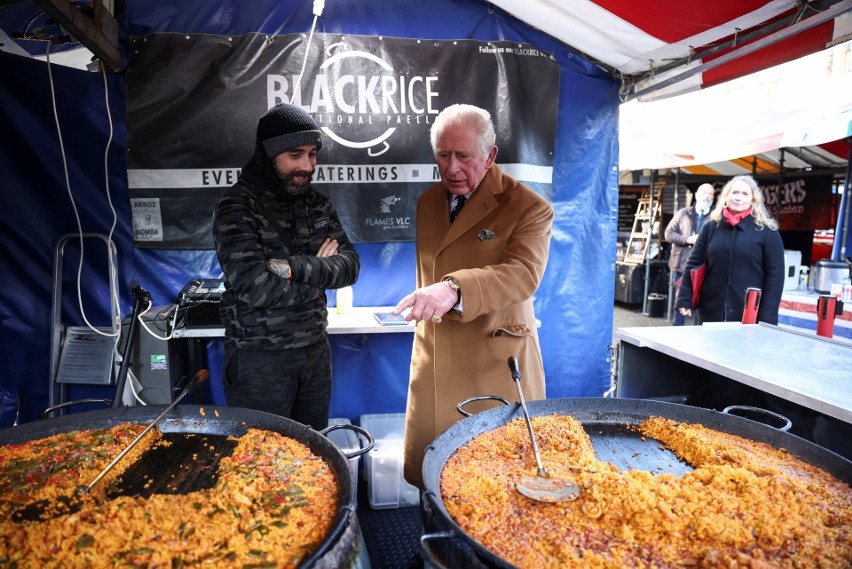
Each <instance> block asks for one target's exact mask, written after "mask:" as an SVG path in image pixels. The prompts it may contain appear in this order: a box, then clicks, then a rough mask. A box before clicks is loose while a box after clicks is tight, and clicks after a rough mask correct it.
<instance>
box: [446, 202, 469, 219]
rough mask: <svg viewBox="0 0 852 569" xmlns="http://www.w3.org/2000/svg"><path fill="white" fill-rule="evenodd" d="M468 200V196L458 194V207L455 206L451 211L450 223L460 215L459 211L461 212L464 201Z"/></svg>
mask: <svg viewBox="0 0 852 569" xmlns="http://www.w3.org/2000/svg"><path fill="white" fill-rule="evenodd" d="M466 201H467V198H466V197H464V196H458V197H457V198H456V207H454V208H453V211H451V212H450V223H452V222H454V221H455V220H456V218H457V217H458V216H459V213H461V210H462V208H463V207H464V202H466Z"/></svg>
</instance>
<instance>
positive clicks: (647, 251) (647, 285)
mask: <svg viewBox="0 0 852 569" xmlns="http://www.w3.org/2000/svg"><path fill="white" fill-rule="evenodd" d="M656 181H657V171H656V170H651V191H650V192H648V196H649V197H648V240H647V241H646V242H645V288H644V292H643V293H642V314H643V315H644V316H648V291H649V290H650V285H651V283H650V281H651V256H650V255H651V237H652V236H653V235H654V183H655V182H656Z"/></svg>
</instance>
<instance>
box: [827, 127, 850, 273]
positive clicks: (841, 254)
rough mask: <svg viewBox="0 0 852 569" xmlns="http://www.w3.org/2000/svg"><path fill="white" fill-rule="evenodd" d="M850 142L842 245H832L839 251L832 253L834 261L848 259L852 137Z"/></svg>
mask: <svg viewBox="0 0 852 569" xmlns="http://www.w3.org/2000/svg"><path fill="white" fill-rule="evenodd" d="M846 141H847V142H849V156H848V157H847V158H846V180H845V181H844V182H843V196H842V197H841V199H840V204H841V206H842V210H843V227H841V228H840V247H839V248H838V247H832V249H833V250H834V251H837V252H838V253H837V258H834V255H832V260H834V261H845V260H846V241H848V240H849V214H850V210H852V207H850V202H852V199H850V198H852V196H851V195H849V186H850V184H852V180H850V177H852V137H849V138H847V139H846ZM834 242H835V244H836V243H837V236H836V235H835V236H834Z"/></svg>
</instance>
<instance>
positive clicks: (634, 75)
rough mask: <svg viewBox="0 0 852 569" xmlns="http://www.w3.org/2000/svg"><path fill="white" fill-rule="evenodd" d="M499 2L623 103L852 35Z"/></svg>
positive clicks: (692, 6) (847, 25) (103, 42)
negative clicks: (599, 73)
mask: <svg viewBox="0 0 852 569" xmlns="http://www.w3.org/2000/svg"><path fill="white" fill-rule="evenodd" d="M3 4H37V5H39V6H42V7H43V8H44V9H45V10H46V11H47V12H50V13H52V14H55V15H57V16H58V17H59V19H60V21H62V20H63V19H65V18H64V15H65V14H68V18H67V19H68V24H69V26H72V27H73V28H74V29H77V28H80V27H82V30H81V32H82V34H83V35H85V34H87V33H88V32H90V31H92V30H90V29H89V27H88V26H79V25H77V24H78V23H79V22H80V20H81V19H82V18H80V17H79V15H76V17H71V16H72V15H74V14H73V10H71V9H70V8H69V6H70V5H71V4H74V5H77V6H80V5H86V4H90V3H89V2H74V3H71V2H67V1H65V0H34V1H33V2H21V1H19V0H0V5H3ZM99 4H100V2H94V3H93V5H95V6H97V5H99ZM109 4H111V3H109ZM120 4H121V3H116V4H115V5H116V6H120ZM329 4H330V5H331V4H333V0H329ZM491 4H492V5H494V6H497V7H499V8H500V9H502V10H505V11H506V12H507V13H508V14H509V15H511V16H512V17H513V18H517V19H518V20H520V21H522V22H524V23H526V24H528V25H529V26H532V27H534V28H538V29H540V30H542V31H543V32H544V33H546V34H548V35H549V36H551V37H553V38H555V39H557V40H559V41H561V42H564V43H565V44H566V45H567V46H570V47H571V48H573V49H575V50H577V51H579V52H580V53H582V54H583V55H584V56H585V58H586V59H588V60H590V61H592V62H595V63H597V64H599V65H601V66H602V67H604V68H606V69H607V70H608V71H610V72H611V73H612V74H613V75H615V76H616V77H618V78H619V79H620V81H621V83H622V87H621V97H622V100H625V101H626V100H629V99H633V98H641V99H643V100H650V99H655V98H660V97H668V96H672V95H676V94H681V93H686V92H690V91H694V90H698V89H702V88H705V87H709V86H713V85H718V84H721V83H724V82H726V81H728V80H730V79H734V78H736V77H742V76H745V75H748V74H750V73H754V72H755V71H759V70H762V69H766V68H769V67H772V66H774V65H778V64H779V63H782V62H784V61H789V60H792V59H796V58H799V57H802V56H804V55H808V54H810V53H815V52H818V51H822V50H824V49H826V48H827V47H830V46H832V45H835V44H837V43H840V42H842V41H845V40H847V39H849V37H850V33H852V17H850V11H852V0H812V1H803V0H771V1H766V0H738V1H737V2H730V1H729V2H706V1H704V0H683V1H679V2H659V1H653V0H561V1H559V2H554V1H552V0H496V1H495V2H491ZM104 5H108V4H107V3H104ZM96 15H97V13H96ZM107 16H109V14H107ZM22 18H23V21H20V20H19V21H18V24H24V25H18V26H16V27H15V26H13V27H8V28H7V27H6V26H4V29H5V30H6V32H7V33H8V34H9V35H10V36H12V37H18V36H20V35H36V34H37V32H36V31H35V30H37V29H40V28H39V23H40V22H39V20H38V18H36V17H33V18H32V19H30V17H29V16H22ZM84 23H85V22H84ZM94 28H97V26H94ZM94 32H95V33H93V34H92V35H91V39H90V40H89V41H87V42H86V44H87V45H88V46H90V47H91V48H92V49H93V50H94V51H95V52H96V53H98V54H99V55H101V56H102V57H104V58H106V59H110V60H115V61H114V66H115V67H116V68H118V67H121V65H122V63H121V62H120V61H119V54H118V50H117V49H115V48H114V47H111V46H110V45H109V44H110V38H109V35H107V36H106V37H105V38H104V37H100V36H98V34H97V29H95V30H94ZM78 35H80V34H78ZM4 43H7V45H6V46H5V47H2V49H11V48H12V47H13V46H14V42H4ZM8 44H12V45H11V46H10V45H8Z"/></svg>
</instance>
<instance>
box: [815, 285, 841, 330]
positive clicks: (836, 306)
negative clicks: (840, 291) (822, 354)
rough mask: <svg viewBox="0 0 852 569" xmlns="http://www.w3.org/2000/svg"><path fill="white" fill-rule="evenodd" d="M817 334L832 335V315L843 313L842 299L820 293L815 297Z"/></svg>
mask: <svg viewBox="0 0 852 569" xmlns="http://www.w3.org/2000/svg"><path fill="white" fill-rule="evenodd" d="M816 311H817V328H816V333H817V336H822V337H824V338H833V337H834V317H835V316H838V315H840V314H843V301H841V300H839V299H838V298H837V297H836V296H833V295H830V294H821V295H819V298H818V299H817V309H816Z"/></svg>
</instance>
